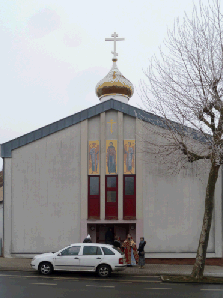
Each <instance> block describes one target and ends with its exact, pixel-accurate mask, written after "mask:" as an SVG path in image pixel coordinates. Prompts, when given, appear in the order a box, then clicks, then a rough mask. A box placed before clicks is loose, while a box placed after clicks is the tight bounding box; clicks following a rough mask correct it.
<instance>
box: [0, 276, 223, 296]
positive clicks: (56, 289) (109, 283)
mask: <svg viewBox="0 0 223 298" xmlns="http://www.w3.org/2000/svg"><path fill="white" fill-rule="evenodd" d="M74 295H75V298H79V297H81V298H82V297H84V298H94V297H95V298H98V297H106V298H114V297H115V298H122V297H125V298H135V297H139V296H140V295H141V296H142V295H143V296H142V297H145V295H146V296H147V297H163V298H164V297H165V298H170V297H171V298H172V297H185V298H186V297H187V298H188V297H190V298H191V297H196V298H198V297H199V298H204V297H205V298H209V297H210V298H220V297H223V285H204V284H203V285H198V284H167V283H162V282H161V280H160V278H159V277H155V276H153V277H149V276H131V277H130V276H120V275H117V274H116V275H115V274H113V275H112V276H111V278H109V279H100V278H98V277H96V276H95V275H94V274H92V273H69V272H59V273H54V274H53V275H52V276H49V277H45V276H40V275H39V274H38V273H37V272H35V271H34V272H31V273H25V272H3V271H1V272H0V297H1V298H30V297H31V298H37V297H38V298H39V297H41V298H48V297H54V298H64V297H65V298H71V297H72V298H73V297H74Z"/></svg>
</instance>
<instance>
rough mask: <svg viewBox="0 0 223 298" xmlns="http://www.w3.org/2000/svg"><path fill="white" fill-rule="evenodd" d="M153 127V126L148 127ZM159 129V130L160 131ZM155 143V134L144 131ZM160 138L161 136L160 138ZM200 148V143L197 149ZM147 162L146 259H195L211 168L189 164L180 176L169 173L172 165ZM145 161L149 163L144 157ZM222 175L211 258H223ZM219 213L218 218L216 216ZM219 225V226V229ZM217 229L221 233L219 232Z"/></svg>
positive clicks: (211, 242)
mask: <svg viewBox="0 0 223 298" xmlns="http://www.w3.org/2000/svg"><path fill="white" fill-rule="evenodd" d="M148 125H149V124H148ZM156 129H157V128H156ZM146 134H148V136H147V137H148V139H150V140H152V139H153V137H152V130H150V131H146V129H144V131H143V135H144V137H145V135H146ZM157 138H159V136H158V135H157ZM195 145H196V146H198V144H197V143H196V141H195V142H194V146H195ZM147 158H148V159H149V160H150V162H143V177H144V179H143V207H144V209H143V210H144V211H143V220H144V237H145V239H146V241H147V245H146V248H145V250H146V252H147V254H146V257H156V258H157V257H158V258H159V257H171V253H173V254H172V257H174V255H175V256H176V257H195V255H196V250H197V246H198V242H199V236H200V232H201V227H202V222H203V215H204V200H205V189H206V184H207V178H208V174H209V168H210V164H209V162H208V161H206V162H205V164H204V162H203V161H197V162H195V163H192V164H191V163H188V164H187V168H186V169H182V170H181V171H180V173H178V174H177V173H175V174H170V173H168V170H167V169H168V165H167V164H166V165H165V164H154V163H153V161H152V158H151V155H150V154H147ZM143 160H144V161H145V160H146V155H144V157H143ZM220 180H221V172H220V171H219V179H218V182H217V184H216V192H215V208H214V212H213V220H212V227H211V231H210V236H209V244H208V250H207V252H208V253H209V256H212V257H213V256H218V257H219V256H221V249H220V248H221V239H222V229H221V226H222V212H221V209H222V208H221V181H220ZM216 212H217V216H216ZM216 225H217V226H216ZM216 229H217V230H216ZM216 241H217V242H218V243H216Z"/></svg>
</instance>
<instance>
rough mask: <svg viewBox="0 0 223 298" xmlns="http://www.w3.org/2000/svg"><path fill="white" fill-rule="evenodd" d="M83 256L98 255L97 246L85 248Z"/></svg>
mask: <svg viewBox="0 0 223 298" xmlns="http://www.w3.org/2000/svg"><path fill="white" fill-rule="evenodd" d="M83 255H85V256H92V255H97V246H84V249H83Z"/></svg>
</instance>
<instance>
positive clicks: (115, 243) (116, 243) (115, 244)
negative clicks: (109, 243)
mask: <svg viewBox="0 0 223 298" xmlns="http://www.w3.org/2000/svg"><path fill="white" fill-rule="evenodd" d="M114 246H115V247H118V248H121V243H120V241H119V237H118V236H115V240H114Z"/></svg>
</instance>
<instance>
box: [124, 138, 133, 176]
mask: <svg viewBox="0 0 223 298" xmlns="http://www.w3.org/2000/svg"><path fill="white" fill-rule="evenodd" d="M125 154H127V155H126V160H125V164H126V171H127V172H131V174H132V161H133V159H134V150H133V148H132V147H131V142H128V151H126V150H125Z"/></svg>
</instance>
